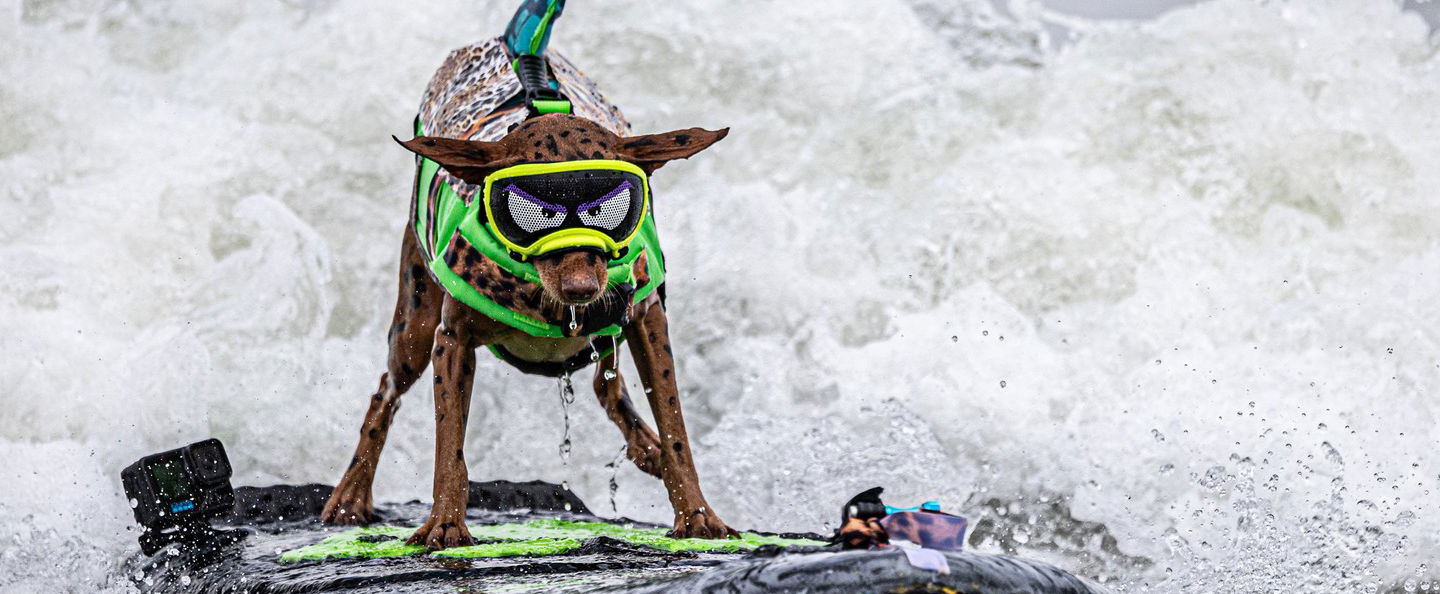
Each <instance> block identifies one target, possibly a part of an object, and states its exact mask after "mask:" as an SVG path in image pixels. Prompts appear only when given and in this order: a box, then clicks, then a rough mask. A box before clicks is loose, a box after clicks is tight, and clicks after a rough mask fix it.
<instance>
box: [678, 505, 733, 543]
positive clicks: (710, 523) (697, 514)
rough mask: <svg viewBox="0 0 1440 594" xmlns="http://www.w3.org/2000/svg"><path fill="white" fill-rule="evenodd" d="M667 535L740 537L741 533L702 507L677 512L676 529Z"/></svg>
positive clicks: (683, 536)
mask: <svg viewBox="0 0 1440 594" xmlns="http://www.w3.org/2000/svg"><path fill="white" fill-rule="evenodd" d="M667 536H669V537H671V538H740V533H739V532H736V531H735V529H734V528H731V527H729V526H726V525H725V521H724V520H721V519H720V516H717V515H715V514H714V513H712V512H710V511H709V509H708V507H700V508H697V509H694V510H691V511H689V512H684V513H677V514H675V529H674V530H671V531H670V532H669V534H667Z"/></svg>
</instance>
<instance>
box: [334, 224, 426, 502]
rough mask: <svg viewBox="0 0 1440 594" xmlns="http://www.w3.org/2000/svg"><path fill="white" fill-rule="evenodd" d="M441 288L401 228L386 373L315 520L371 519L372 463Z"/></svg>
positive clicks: (414, 374) (418, 360)
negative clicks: (357, 438)
mask: <svg viewBox="0 0 1440 594" xmlns="http://www.w3.org/2000/svg"><path fill="white" fill-rule="evenodd" d="M444 295H445V292H444V291H443V290H441V288H440V286H439V285H437V284H436V283H435V281H434V279H432V278H430V274H429V272H428V271H426V269H425V263H424V262H423V261H422V259H421V257H420V250H419V249H418V247H417V244H416V240H415V230H414V228H413V227H410V228H407V229H406V230H405V239H404V241H402V242H401V246H400V289H399V294H398V297H397V299H396V302H395V317H394V318H393V319H392V320H391V322H390V338H389V343H390V355H389V357H388V360H387V362H386V372H385V374H384V375H381V376H380V387H379V388H378V389H376V391H375V394H374V395H372V396H371V397H370V408H369V410H367V411H365V423H364V425H362V426H361V427H360V443H359V445H356V446H355V455H354V456H353V457H351V458H350V466H349V467H348V468H346V469H345V476H344V477H341V479H340V482H339V483H338V484H336V485H335V491H334V492H333V493H331V494H330V500H329V501H327V502H325V509H324V510H323V511H322V512H321V513H320V520H321V521H324V522H329V523H334V524H363V523H369V522H372V521H374V520H375V507H374V504H373V502H372V501H371V499H370V490H371V485H372V483H373V482H374V480H375V467H376V465H377V463H378V462H379V461H380V450H381V449H382V448H384V447H385V437H386V434H387V433H388V432H389V431H390V421H391V420H393V419H394V418H395V410H396V409H398V408H399V407H400V396H401V395H403V394H405V391H406V390H409V389H410V386H411V385H414V383H415V380H416V379H418V378H419V377H420V373H421V372H423V371H425V367H426V366H427V365H429V364H430V347H431V346H432V345H433V343H434V342H435V325H436V324H437V323H438V322H439V320H440V306H441V303H443V297H444Z"/></svg>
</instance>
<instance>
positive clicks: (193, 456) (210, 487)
mask: <svg viewBox="0 0 1440 594" xmlns="http://www.w3.org/2000/svg"><path fill="white" fill-rule="evenodd" d="M120 481H121V483H122V484H123V485H124V487H125V496H126V497H128V498H129V499H130V507H131V508H133V509H134V511H135V521H136V522H138V523H139V524H140V526H141V527H142V528H144V532H142V533H141V534H140V548H141V550H143V551H145V554H147V555H153V554H155V552H156V551H159V550H160V549H162V548H164V547H165V545H167V544H169V543H172V542H180V541H184V540H187V539H195V538H201V537H205V538H214V537H215V536H217V535H218V534H221V533H217V532H216V531H214V530H212V529H211V528H210V525H209V521H210V520H211V519H212V518H216V517H219V516H222V515H225V514H226V513H227V512H229V511H230V510H231V509H232V508H234V507H235V490H234V489H233V488H231V486H230V459H229V458H227V457H225V446H223V445H221V444H220V440H218V439H213V438H212V439H207V440H205V441H200V442H195V443H192V444H190V445H188V446H185V447H182V448H176V449H173V450H170V451H168V452H160V453H158V454H151V455H149V456H145V457H144V458H141V459H140V460H139V461H137V462H135V463H134V464H131V465H129V466H127V467H125V470H122V471H120Z"/></svg>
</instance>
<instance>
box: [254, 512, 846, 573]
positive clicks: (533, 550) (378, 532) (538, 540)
mask: <svg viewBox="0 0 1440 594" xmlns="http://www.w3.org/2000/svg"><path fill="white" fill-rule="evenodd" d="M469 528H470V536H471V537H473V538H474V539H475V541H476V544H474V545H473V546H468V547H454V548H449V549H443V550H439V551H432V550H430V549H428V548H426V547H424V546H421V545H409V544H405V539H407V538H409V537H410V535H411V534H413V533H414V532H415V528H414V527H408V526H370V527H366V528H355V529H351V530H347V531H345V532H341V533H339V534H336V535H334V536H329V537H326V538H325V540H323V541H321V542H319V543H316V544H313V545H309V546H305V547H301V548H298V549H294V550H290V551H286V552H284V553H281V554H280V557H279V561H280V562H281V563H297V562H300V561H325V560H328V559H357V558H360V559H380V558H390V557H414V556H421V555H424V556H428V557H435V558H448V559H489V558H497V557H522V556H526V555H530V556H544V555H559V554H562V553H568V552H570V551H573V550H576V549H579V548H580V547H581V546H582V545H583V544H584V543H585V542H586V541H589V540H591V539H596V538H610V539H614V540H618V541H622V542H625V543H629V544H631V545H635V546H639V547H644V548H648V549H653V550H655V551H656V552H665V553H676V552H707V553H715V552H719V553H738V552H741V551H748V550H754V549H757V548H760V547H762V546H765V545H774V546H812V547H819V546H824V545H825V544H826V543H825V542H823V541H819V540H809V539H800V538H782V537H778V536H766V535H761V534H756V533H754V532H745V533H741V535H740V536H741V537H740V538H738V539H720V540H709V539H700V538H684V539H676V538H670V537H668V536H665V533H666V532H667V530H666V529H665V528H650V527H640V526H636V525H634V524H611V523H606V522H574V521H567V520H557V519H551V518H546V519H536V520H530V521H527V522H523V523H514V524H488V525H485V524H482V525H472V526H469Z"/></svg>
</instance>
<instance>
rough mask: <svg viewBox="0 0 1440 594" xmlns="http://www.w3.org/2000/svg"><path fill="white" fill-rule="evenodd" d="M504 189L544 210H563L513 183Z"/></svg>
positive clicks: (563, 208)
mask: <svg viewBox="0 0 1440 594" xmlns="http://www.w3.org/2000/svg"><path fill="white" fill-rule="evenodd" d="M627 183H628V182H627ZM505 191H506V192H510V193H511V194H514V195H516V196H519V197H521V198H524V199H526V200H529V201H530V203H531V204H534V205H535V206H538V207H540V208H543V209H546V210H553V211H555V212H565V207H563V206H560V205H559V204H551V203H549V202H546V201H544V200H541V199H539V198H536V197H534V196H531V195H530V194H527V193H526V192H525V190H522V189H520V187H519V186H516V185H515V184H510V185H508V186H505Z"/></svg>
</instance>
